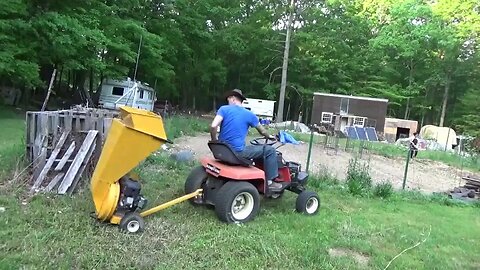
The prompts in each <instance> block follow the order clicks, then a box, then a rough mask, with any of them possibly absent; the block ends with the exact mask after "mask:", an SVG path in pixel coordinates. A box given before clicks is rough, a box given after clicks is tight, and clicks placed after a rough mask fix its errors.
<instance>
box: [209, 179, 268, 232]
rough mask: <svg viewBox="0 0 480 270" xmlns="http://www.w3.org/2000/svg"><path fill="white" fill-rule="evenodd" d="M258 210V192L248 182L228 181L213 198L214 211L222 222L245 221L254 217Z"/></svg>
mask: <svg viewBox="0 0 480 270" xmlns="http://www.w3.org/2000/svg"><path fill="white" fill-rule="evenodd" d="M259 210H260V194H259V193H258V190H257V189H256V188H255V186H253V185H252V184H250V183H248V182H239V181H229V182H227V183H225V185H223V186H222V187H221V188H220V190H219V191H218V194H217V196H216V198H215V213H216V214H217V216H218V218H219V219H220V220H221V221H223V222H227V223H245V222H247V221H250V220H252V219H253V218H255V216H256V215H257V214H258V211H259Z"/></svg>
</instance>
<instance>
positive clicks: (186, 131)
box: [164, 116, 211, 140]
mask: <svg viewBox="0 0 480 270" xmlns="http://www.w3.org/2000/svg"><path fill="white" fill-rule="evenodd" d="M210 121H211V120H207V119H205V118H201V117H196V116H173V117H169V118H166V119H165V120H164V122H165V130H166V131H167V137H168V138H169V139H170V140H173V139H176V138H179V137H181V136H193V135H195V134H196V133H197V132H199V131H200V132H209V131H210Z"/></svg>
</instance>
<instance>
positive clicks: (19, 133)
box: [0, 106, 25, 183]
mask: <svg viewBox="0 0 480 270" xmlns="http://www.w3.org/2000/svg"><path fill="white" fill-rule="evenodd" d="M24 120H25V114H24V113H23V112H16V111H14V110H13V109H12V108H10V107H3V106H0V126H1V132H0V164H1V165H0V183H2V182H3V181H2V180H3V179H4V178H5V176H6V174H7V173H8V172H10V171H11V170H12V169H13V168H14V166H15V165H16V163H17V162H18V161H19V159H20V157H21V156H22V155H23V154H24V153H25V151H24V149H25V148H24V147H25V139H24V138H25V121H24Z"/></svg>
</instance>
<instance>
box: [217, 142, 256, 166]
mask: <svg viewBox="0 0 480 270" xmlns="http://www.w3.org/2000/svg"><path fill="white" fill-rule="evenodd" d="M208 147H209V148H210V151H212V154H213V156H214V157H215V158H216V159H218V160H220V161H221V162H223V163H226V164H229V165H237V166H245V167H248V166H251V165H252V164H253V161H252V160H249V159H246V158H243V157H240V156H238V155H237V154H236V153H235V151H233V149H232V148H231V147H230V146H229V145H228V144H226V143H224V142H218V141H216V142H211V141H210V142H208Z"/></svg>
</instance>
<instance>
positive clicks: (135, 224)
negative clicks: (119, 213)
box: [120, 212, 145, 233]
mask: <svg viewBox="0 0 480 270" xmlns="http://www.w3.org/2000/svg"><path fill="white" fill-rule="evenodd" d="M120 228H121V229H122V230H125V231H127V232H129V233H139V232H142V231H143V230H144V229H145V221H143V218H142V217H141V216H140V215H139V214H138V213H135V212H129V213H126V214H125V216H123V218H122V219H121V220H120Z"/></svg>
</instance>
